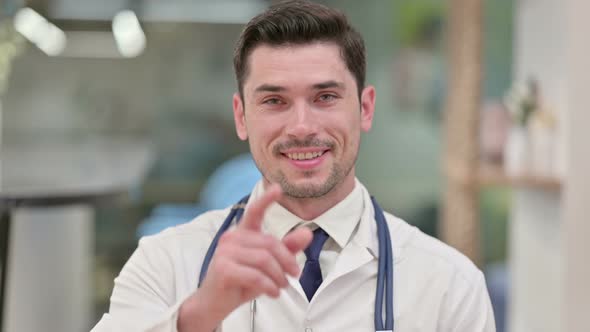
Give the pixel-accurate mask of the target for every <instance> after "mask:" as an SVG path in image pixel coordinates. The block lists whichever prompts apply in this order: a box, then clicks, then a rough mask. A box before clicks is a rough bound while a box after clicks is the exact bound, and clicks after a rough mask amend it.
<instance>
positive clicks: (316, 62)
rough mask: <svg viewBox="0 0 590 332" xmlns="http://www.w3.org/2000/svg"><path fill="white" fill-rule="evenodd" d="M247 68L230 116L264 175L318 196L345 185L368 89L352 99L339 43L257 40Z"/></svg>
mask: <svg viewBox="0 0 590 332" xmlns="http://www.w3.org/2000/svg"><path fill="white" fill-rule="evenodd" d="M248 68H249V73H248V76H247V78H246V80H245V82H244V86H243V97H244V99H243V101H242V99H241V98H240V96H239V95H238V94H235V95H234V101H233V106H234V118H235V122H236V129H237V132H238V136H239V137H240V138H241V139H243V140H246V139H249V143H250V150H251V152H252V156H253V158H254V160H255V161H256V164H257V165H258V167H259V169H260V171H261V172H262V174H263V175H264V178H265V179H266V181H269V182H273V183H274V182H277V183H279V184H281V186H282V188H283V191H284V192H285V194H286V195H288V196H291V197H298V198H311V197H320V196H323V195H325V194H327V193H329V192H330V191H332V190H333V189H335V188H338V187H342V186H343V185H344V186H350V189H352V187H353V186H354V164H355V161H356V158H357V155H358V150H359V144H360V134H361V130H364V131H368V130H369V129H370V128H371V124H372V120H373V111H374V101H375V91H374V88H373V87H367V88H365V89H364V90H363V92H362V94H361V100H359V96H358V89H357V85H356V81H355V80H354V77H353V75H352V74H351V72H350V71H349V70H348V69H347V67H346V65H345V63H344V61H343V60H342V57H341V55H340V49H339V47H338V46H337V45H336V44H333V43H319V42H318V43H312V44H304V45H292V46H282V47H272V46H268V45H261V46H258V47H256V48H255V49H254V50H253V51H252V53H251V54H250V56H249V64H248Z"/></svg>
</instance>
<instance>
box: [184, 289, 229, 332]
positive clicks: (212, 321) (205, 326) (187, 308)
mask: <svg viewBox="0 0 590 332" xmlns="http://www.w3.org/2000/svg"><path fill="white" fill-rule="evenodd" d="M212 307H213V306H212V302H211V301H210V300H208V299H207V298H206V296H205V294H203V292H202V291H201V290H197V292H195V293H193V294H192V295H191V296H189V297H188V298H187V299H186V300H185V301H184V302H183V303H182V305H181V306H180V308H179V310H178V320H177V323H176V325H177V329H178V331H179V332H212V331H214V330H215V329H216V328H217V327H218V326H219V324H220V323H221V321H222V320H223V317H218V316H219V315H217V314H216V313H215V311H214V310H211V309H212Z"/></svg>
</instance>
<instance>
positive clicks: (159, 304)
mask: <svg viewBox="0 0 590 332" xmlns="http://www.w3.org/2000/svg"><path fill="white" fill-rule="evenodd" d="M357 184H359V185H360V183H359V182H357ZM361 186H362V185H361ZM362 192H363V195H362V199H363V200H364V210H363V212H362V216H361V220H360V223H359V226H358V229H357V231H356V232H355V233H354V235H353V236H352V238H351V241H350V242H349V243H348V244H347V245H346V247H344V248H343V249H342V251H341V252H340V254H339V255H338V257H337V259H336V262H335V263H334V266H333V267H332V269H331V271H330V273H329V274H328V275H327V276H326V277H325V278H324V281H323V283H322V284H321V286H320V288H319V289H318V291H317V292H316V294H315V295H314V297H313V298H312V300H311V302H308V300H307V298H306V297H305V294H304V293H303V290H302V288H301V285H300V284H299V281H298V280H297V279H294V278H289V286H288V287H287V288H286V289H284V290H283V291H282V292H281V295H280V297H279V298H278V299H271V298H268V297H264V296H263V297H260V298H259V299H258V300H257V310H256V318H255V324H256V331H266V332H271V331H273V332H275V331H309V332H312V331H316V332H332V331H333V332H336V331H354V332H360V331H375V329H374V318H373V317H374V315H373V312H374V306H375V289H376V277H377V255H378V249H377V245H378V241H377V235H376V224H375V222H374V218H373V216H374V214H373V213H374V211H373V206H372V204H371V201H370V196H369V193H368V192H367V190H366V189H365V188H364V187H362ZM255 193H256V192H254V193H253V197H252V199H256V197H255ZM228 213H229V209H226V210H219V211H212V212H208V213H206V214H203V215H201V216H199V217H198V218H196V219H195V220H194V221H192V222H190V223H188V224H185V225H181V226H178V227H175V228H171V229H168V230H166V231H164V232H162V233H160V234H158V235H154V236H150V237H146V238H143V239H142V240H141V241H140V244H139V247H138V248H137V250H136V251H135V253H134V254H133V255H132V257H131V258H130V259H129V261H128V262H127V264H126V265H125V267H124V268H123V270H122V271H121V273H120V275H119V276H118V277H117V278H116V279H115V287H114V290H113V294H112V297H111V307H110V311H109V313H107V314H105V315H104V316H103V317H102V319H101V320H100V322H99V323H98V324H97V325H96V326H95V327H94V329H93V330H92V331H93V332H106V331H126V332H127V331H153V332H172V331H176V320H177V317H178V308H179V306H180V305H181V304H182V302H183V301H184V299H186V298H187V297H188V296H190V295H191V293H192V292H194V291H195V289H196V288H197V282H198V275H199V271H200V269H201V264H202V261H203V258H204V256H205V253H206V251H207V248H208V247H209V244H210V242H211V240H212V238H213V236H214V235H215V233H216V232H217V229H218V228H219V226H220V225H221V223H222V222H223V220H224V219H225V217H226V216H227V215H228ZM385 215H386V219H387V222H388V226H389V230H390V233H391V239H392V243H393V254H394V318H395V332H414V331H421V332H423V331H438V332H451V331H452V332H480V331H485V332H492V331H495V325H494V317H493V313H492V309H491V305H490V300H489V295H488V293H487V289H486V286H485V281H484V277H483V274H482V273H481V271H479V270H478V269H477V268H476V267H475V266H474V265H473V264H472V263H471V262H470V261H469V260H468V259H467V258H466V257H464V256H463V255H461V254H460V253H459V252H457V251H456V250H454V249H452V248H450V247H448V246H447V245H445V244H443V243H442V242H440V241H438V240H436V239H433V238H431V237H429V236H427V235H425V234H423V233H422V232H420V231H419V230H418V229H417V228H415V227H412V226H410V225H408V224H407V223H406V222H404V221H403V220H401V219H399V218H396V217H394V216H392V215H391V214H388V213H385ZM218 331H223V332H227V331H231V332H240V331H250V305H249V304H248V303H246V304H244V305H242V306H241V307H239V308H238V309H236V310H235V311H234V312H232V313H231V314H230V315H229V316H228V317H227V318H226V319H225V320H224V321H223V323H222V325H221V326H220V327H219V328H218Z"/></svg>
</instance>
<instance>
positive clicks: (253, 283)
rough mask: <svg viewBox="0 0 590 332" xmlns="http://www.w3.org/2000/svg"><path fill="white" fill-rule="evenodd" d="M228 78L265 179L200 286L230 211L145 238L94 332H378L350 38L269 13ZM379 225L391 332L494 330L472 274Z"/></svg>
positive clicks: (310, 7) (316, 15) (341, 23)
mask: <svg viewBox="0 0 590 332" xmlns="http://www.w3.org/2000/svg"><path fill="white" fill-rule="evenodd" d="M234 67H235V71H236V76H237V81H238V90H239V91H238V92H237V93H236V94H235V95H234V96H233V110H234V120H235V125H236V131H237V134H238V136H239V138H240V139H242V140H248V142H249V145H250V150H251V153H252V155H253V158H254V160H255V162H256V164H257V166H258V168H259V169H260V171H261V173H262V174H263V176H264V179H263V180H262V181H261V182H260V183H258V184H257V185H256V187H255V188H254V190H253V192H252V194H251V197H250V198H249V201H248V203H247V207H246V211H245V213H244V215H243V217H242V218H241V221H240V223H239V224H238V225H237V226H235V227H233V228H231V229H230V230H228V231H227V232H225V233H224V234H223V235H222V236H221V238H220V240H219V243H218V246H217V249H216V251H215V254H214V255H213V258H212V260H211V262H210V264H209V265H208V270H207V273H206V276H205V278H204V280H203V282H202V284H201V285H200V287H199V286H198V278H199V274H200V271H201V269H202V268H203V263H204V261H205V256H206V253H207V250H208V248H209V246H210V245H211V243H212V241H213V238H214V236H215V235H216V233H217V232H218V230H219V228H220V226H221V224H222V223H223V221H224V219H225V218H226V217H227V216H228V214H229V213H230V209H229V208H228V209H226V210H223V211H211V212H208V213H206V214H204V215H201V216H199V217H198V218H196V219H195V220H194V221H192V222H190V223H188V224H185V225H182V226H179V227H176V228H172V229H168V230H166V231H164V232H163V233H161V234H158V235H155V236H152V237H147V238H144V239H143V240H142V241H141V242H140V244H139V247H138V249H137V250H136V252H135V253H134V254H133V256H132V257H131V258H130V259H129V262H127V264H126V265H125V267H124V268H123V270H122V271H121V274H120V275H119V277H118V278H117V279H116V280H115V287H114V290H113V295H112V297H111V307H110V311H109V313H108V314H105V315H104V316H103V318H102V319H101V321H100V322H99V323H98V325H97V326H96V327H95V329H94V331H136V330H141V331H177V330H178V331H181V332H189V331H195V332H196V331H208V332H210V331H214V330H217V331H232V332H233V331H250V330H255V331H314V330H315V331H322V332H323V331H375V329H376V327H375V320H374V311H375V290H376V284H377V271H378V266H377V265H378V264H377V262H378V257H379V256H380V255H383V253H381V252H379V247H378V245H379V243H378V241H377V235H376V226H375V225H376V223H375V214H376V208H375V207H374V205H373V204H372V202H371V198H370V195H369V193H368V192H367V190H366V189H365V187H364V186H363V185H362V184H361V183H360V182H359V181H358V180H357V179H356V178H355V161H356V158H357V154H358V150H359V144H360V135H361V132H362V131H365V132H366V131H368V130H370V128H371V124H372V121H373V114H374V108H375V89H374V87H372V86H365V48H364V44H363V40H362V38H361V36H360V35H359V34H358V33H357V32H356V31H355V30H354V29H353V28H352V27H351V26H350V25H349V24H348V22H347V20H346V18H345V17H344V16H343V15H342V14H341V13H339V12H337V11H334V10H332V9H329V8H326V7H324V6H321V5H317V4H313V3H309V2H304V1H291V2H285V3H280V4H278V5H275V6H273V7H271V8H270V9H269V10H268V11H266V12H264V13H262V14H260V15H259V16H257V17H255V18H254V19H252V21H250V22H249V23H248V25H247V26H246V27H245V29H244V31H243V32H242V35H241V36H240V39H239V41H238V43H237V47H236V50H235V55H234ZM385 216H386V223H387V226H388V227H389V234H390V236H391V241H392V249H393V258H392V259H391V261H390V262H389V263H391V264H393V266H394V271H395V272H394V279H393V280H394V287H393V298H394V318H395V331H465V332H474V331H494V321H493V315H492V311H491V307H490V302H489V296H488V294H487V291H486V288H485V283H484V278H483V275H482V273H481V272H480V271H479V270H478V269H477V268H476V267H475V266H474V265H473V264H472V263H471V262H469V260H468V259H466V258H465V257H463V256H462V255H461V254H459V253H458V252H457V251H455V250H453V249H451V248H449V247H447V246H446V245H444V244H442V243H441V242H439V241H437V240H435V239H433V238H430V237H428V236H426V235H425V234H423V233H421V232H420V231H419V230H418V229H416V228H414V227H411V226H409V225H408V224H406V223H405V222H404V221H402V220H400V219H398V218H396V217H394V216H392V215H390V214H385ZM312 231H313V234H312ZM310 243H311V244H310ZM306 248H307V249H306ZM312 248H314V249H312ZM304 249H305V252H303V251H304ZM314 255H315V256H314ZM318 256H319V257H318Z"/></svg>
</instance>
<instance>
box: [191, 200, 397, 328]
mask: <svg viewBox="0 0 590 332" xmlns="http://www.w3.org/2000/svg"><path fill="white" fill-rule="evenodd" d="M249 198H250V195H248V196H246V197H244V198H242V199H241V200H240V201H239V202H238V203H237V204H235V205H234V206H232V208H231V211H230V213H229V215H228V216H227V217H226V218H225V221H224V222H223V224H222V225H221V227H220V228H219V230H218V231H217V234H215V237H214V238H213V241H212V242H211V245H210V246H209V249H208V250H207V254H206V255H205V259H204V260H203V266H202V268H201V273H200V274H199V287H200V286H201V282H202V281H203V279H205V275H206V274H207V269H208V268H209V263H211V259H212V258H213V253H214V252H215V248H217V243H218V242H219V238H220V237H221V235H222V234H223V233H224V232H225V231H227V230H228V229H229V228H230V227H231V226H232V223H233V222H234V220H235V222H236V223H238V222H239V221H240V218H242V215H243V214H244V208H245V207H246V203H247V202H248V199H249ZM371 202H372V203H373V209H374V210H375V223H376V224H377V239H378V241H379V262H378V270H377V271H378V272H377V291H376V294H375V331H376V332H393V325H394V320H393V249H392V248H393V247H392V245H391V237H390V234H389V227H387V222H386V221H385V216H384V215H383V210H382V209H381V207H379V205H378V204H377V201H376V200H375V198H373V197H371ZM383 294H385V301H384V299H383ZM384 302H385V310H384V308H383V304H384ZM383 313H385V322H384V321H383ZM255 316H256V300H253V301H251V302H250V331H251V332H254V327H255V319H254V318H255Z"/></svg>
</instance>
